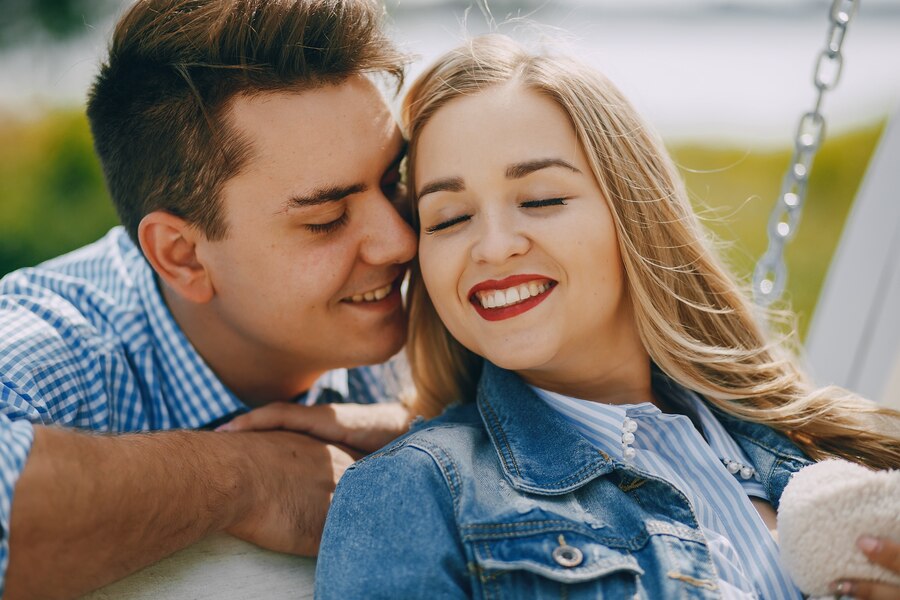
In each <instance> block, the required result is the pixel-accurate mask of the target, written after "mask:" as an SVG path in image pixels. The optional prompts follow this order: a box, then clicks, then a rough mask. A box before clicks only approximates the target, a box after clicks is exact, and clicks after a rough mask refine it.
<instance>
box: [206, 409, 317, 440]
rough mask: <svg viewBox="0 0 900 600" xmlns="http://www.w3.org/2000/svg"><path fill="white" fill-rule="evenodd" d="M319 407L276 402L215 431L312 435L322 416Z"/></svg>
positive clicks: (235, 419)
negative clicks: (285, 431)
mask: <svg viewBox="0 0 900 600" xmlns="http://www.w3.org/2000/svg"><path fill="white" fill-rule="evenodd" d="M321 413H322V410H321V407H319V406H298V405H296V404H288V403H286V402H276V403H273V404H269V405H267V406H263V407H262V408H257V409H255V410H252V411H250V412H248V413H247V414H244V415H241V416H239V417H236V418H234V419H232V420H231V421H229V422H228V423H226V424H225V425H222V426H221V427H218V428H217V429H216V431H268V430H272V429H288V430H290V431H296V432H298V433H314V432H315V429H316V426H317V425H321V420H322V417H323V416H324V415H322V414H321Z"/></svg>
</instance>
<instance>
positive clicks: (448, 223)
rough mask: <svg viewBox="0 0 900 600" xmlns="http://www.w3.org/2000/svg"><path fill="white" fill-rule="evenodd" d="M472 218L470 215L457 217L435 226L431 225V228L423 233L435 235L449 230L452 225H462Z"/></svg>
mask: <svg viewBox="0 0 900 600" xmlns="http://www.w3.org/2000/svg"><path fill="white" fill-rule="evenodd" d="M471 218H472V215H459V216H458V217H453V218H452V219H447V220H446V221H441V222H440V223H438V224H437V225H432V226H431V227H426V228H425V233H426V234H428V235H431V234H432V233H437V232H438V231H442V230H444V229H449V228H450V227H453V226H454V225H458V224H459V223H463V222H465V221H468V220H469V219H471Z"/></svg>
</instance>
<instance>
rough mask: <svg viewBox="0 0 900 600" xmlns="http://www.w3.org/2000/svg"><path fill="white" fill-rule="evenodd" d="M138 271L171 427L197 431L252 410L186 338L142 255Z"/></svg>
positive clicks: (138, 283) (141, 294)
mask: <svg viewBox="0 0 900 600" xmlns="http://www.w3.org/2000/svg"><path fill="white" fill-rule="evenodd" d="M136 268H137V271H138V273H137V275H136V276H135V283H136V285H137V288H138V293H139V294H140V298H141V302H142V303H143V305H144V310H145V312H146V314H147V320H148V322H149V324H150V329H151V331H152V335H153V340H154V342H155V346H156V349H157V352H156V358H157V360H159V362H160V363H161V365H160V371H161V373H162V383H163V389H164V401H165V402H166V403H167V405H168V408H169V410H170V411H171V414H172V415H173V421H174V422H173V423H172V426H173V427H176V428H187V429H197V428H200V427H203V426H205V425H208V424H209V423H212V422H218V421H221V420H223V419H225V418H226V417H227V416H228V415H231V414H234V413H238V412H244V411H247V410H249V409H248V407H247V406H246V405H245V404H244V403H243V402H241V401H240V399H238V397H237V396H235V395H234V393H232V392H231V390H229V389H228V388H227V387H225V384H223V383H222V382H221V381H220V380H219V378H218V377H217V376H216V374H215V373H213V371H212V369H210V367H209V365H207V364H206V362H205V361H204V360H203V358H202V357H201V356H200V354H199V353H198V352H197V350H196V349H195V348H194V346H193V345H192V344H191V342H190V341H189V340H188V339H187V336H185V335H184V332H183V331H182V330H181V327H180V326H179V325H178V323H176V322H175V319H174V317H173V316H172V313H171V312H170V311H169V308H168V306H166V303H165V301H164V300H163V297H162V294H161V293H160V291H159V287H158V286H157V283H156V276H155V273H154V271H153V269H151V268H150V265H148V264H147V262H146V261H145V260H144V259H143V257H142V256H141V257H140V260H139V261H138V265H136Z"/></svg>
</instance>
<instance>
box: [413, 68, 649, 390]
mask: <svg viewBox="0 0 900 600" xmlns="http://www.w3.org/2000/svg"><path fill="white" fill-rule="evenodd" d="M414 168H415V181H416V187H417V190H416V192H417V196H418V198H419V200H418V209H419V217H420V222H421V236H420V240H419V261H420V264H421V268H422V276H423V280H424V283H425V286H426V288H427V289H428V293H429V295H430V297H431V299H432V302H433V303H434V306H435V308H436V309H437V312H438V314H439V315H440V317H441V319H442V320H443V322H444V323H445V325H446V326H447V328H448V329H449V331H450V332H451V333H452V334H453V336H454V337H455V338H456V339H457V340H459V341H460V343H462V344H463V345H464V346H466V347H467V348H469V349H470V350H472V351H473V352H475V353H477V354H479V355H482V356H484V357H486V358H487V359H488V360H490V361H491V362H493V363H495V364H497V365H499V366H501V367H504V368H507V369H511V370H515V371H518V372H520V373H521V374H522V375H523V376H524V377H525V379H526V380H529V381H530V382H531V383H534V384H536V385H542V383H543V384H545V387H550V388H554V387H555V388H558V387H559V386H556V385H552V383H551V382H553V381H566V380H570V379H571V378H573V377H581V378H585V377H591V376H592V374H594V375H596V369H597V365H598V364H605V365H607V366H608V365H609V361H610V360H612V361H613V363H615V362H617V361H616V354H617V352H620V351H622V350H625V351H627V352H628V353H629V354H630V353H631V351H632V350H634V344H635V342H636V330H635V327H634V320H633V317H632V312H631V308H630V304H629V300H628V297H627V295H626V293H625V281H624V272H623V267H622V260H621V257H620V255H619V248H618V244H617V240H616V232H615V229H614V226H613V221H612V216H611V214H610V211H609V208H608V206H607V203H606V201H605V199H604V198H603V194H602V193H601V191H600V188H599V186H598V184H597V181H596V180H595V179H594V176H593V175H592V172H591V169H590V167H589V165H588V162H587V159H586V157H585V154H584V151H583V150H582V148H581V145H580V144H579V142H578V139H577V138H576V135H575V130H574V128H573V127H572V125H571V123H570V121H569V119H568V117H567V115H566V114H565V113H564V112H563V110H562V109H561V108H560V107H559V106H557V104H556V103H555V102H553V101H552V100H550V99H549V98H547V97H545V96H542V95H540V94H538V93H537V92H534V91H531V90H527V89H525V88H523V87H522V86H521V85H519V84H516V83H510V84H505V85H502V86H496V87H491V88H488V89H487V90H485V91H483V92H480V93H478V94H475V95H472V96H466V97H460V98H457V99H454V100H453V101H451V102H449V103H448V104H447V105H446V106H444V107H443V108H441V109H440V110H439V111H438V112H437V113H436V114H435V115H434V116H433V117H432V119H431V120H430V122H429V123H427V124H426V126H425V128H424V129H423V131H422V133H421V136H420V138H419V140H418V151H417V158H416V162H415V165H414ZM637 343H638V344H639V341H638V342H637ZM622 344H625V346H622Z"/></svg>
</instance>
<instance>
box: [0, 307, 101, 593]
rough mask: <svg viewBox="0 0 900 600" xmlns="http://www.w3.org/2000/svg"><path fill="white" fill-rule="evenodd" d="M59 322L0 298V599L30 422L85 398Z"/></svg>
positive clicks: (57, 415)
mask: <svg viewBox="0 0 900 600" xmlns="http://www.w3.org/2000/svg"><path fill="white" fill-rule="evenodd" d="M56 322H59V326H54V324H55V323H56ZM64 323H65V320H64V319H63V318H62V317H61V316H60V315H59V314H58V313H56V312H54V311H51V310H49V309H47V308H46V306H45V305H43V304H42V303H40V302H37V301H33V300H30V299H29V300H25V299H19V298H16V297H11V296H2V295H0V597H2V596H3V589H4V587H5V586H4V582H5V580H6V569H7V566H8V564H9V528H10V516H11V510H12V502H13V493H14V490H15V486H16V482H17V481H18V479H19V476H20V475H21V473H22V470H23V469H24V468H25V463H26V461H27V460H28V455H29V453H30V451H31V444H32V441H33V438H34V428H33V423H54V422H57V423H65V422H67V421H68V420H70V419H71V418H73V415H74V414H76V412H77V408H78V406H79V403H80V402H81V400H82V399H83V398H84V397H85V395H84V390H83V389H81V388H82V386H83V381H84V377H83V375H84V374H83V372H82V371H81V370H80V369H79V366H78V365H79V361H78V356H77V353H76V352H75V350H73V345H76V346H77V343H78V342H77V340H74V337H73V338H72V339H68V338H67V337H66V335H65V331H66V330H65V329H64V328H63V325H64ZM73 340H74V341H73Z"/></svg>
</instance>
